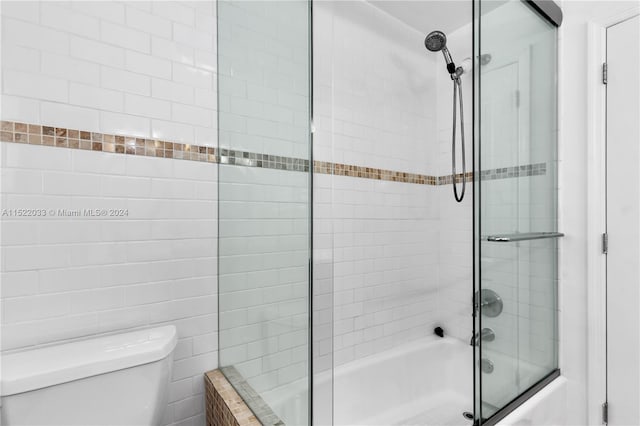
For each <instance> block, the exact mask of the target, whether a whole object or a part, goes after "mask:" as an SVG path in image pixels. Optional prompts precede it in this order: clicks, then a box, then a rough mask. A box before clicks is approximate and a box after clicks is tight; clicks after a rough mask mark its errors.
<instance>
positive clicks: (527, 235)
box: [486, 232, 564, 243]
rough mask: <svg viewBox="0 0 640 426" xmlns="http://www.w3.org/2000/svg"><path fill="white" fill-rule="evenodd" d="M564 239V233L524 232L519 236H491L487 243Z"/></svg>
mask: <svg viewBox="0 0 640 426" xmlns="http://www.w3.org/2000/svg"><path fill="white" fill-rule="evenodd" d="M560 237H564V234H563V233H562V232H523V233H517V234H500V235H489V236H488V237H487V238H486V239H487V241H492V242H496V243H510V242H514V241H528V240H541V239H543V238H560Z"/></svg>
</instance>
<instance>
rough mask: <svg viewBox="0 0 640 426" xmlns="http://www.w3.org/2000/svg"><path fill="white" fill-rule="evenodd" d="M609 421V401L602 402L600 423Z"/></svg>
mask: <svg viewBox="0 0 640 426" xmlns="http://www.w3.org/2000/svg"><path fill="white" fill-rule="evenodd" d="M608 423H609V403H608V402H605V403H604V404H602V424H605V425H606V424H608Z"/></svg>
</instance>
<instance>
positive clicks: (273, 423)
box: [220, 366, 284, 426]
mask: <svg viewBox="0 0 640 426" xmlns="http://www.w3.org/2000/svg"><path fill="white" fill-rule="evenodd" d="M220 370H221V371H222V374H224V376H225V377H226V379H227V380H228V381H229V383H231V386H233V388H234V389H235V390H236V392H238V394H239V395H240V397H242V400H243V401H244V403H245V404H247V405H248V406H249V408H250V409H251V411H252V412H253V414H255V416H256V417H257V418H258V420H259V421H260V423H262V424H263V425H264V426H284V422H283V421H282V420H280V417H278V415H277V414H276V413H274V412H273V410H272V409H271V407H270V406H269V405H268V404H267V403H266V402H265V401H264V399H262V397H261V396H260V395H258V393H257V392H256V391H255V390H254V389H253V388H252V387H251V385H250V384H249V383H248V382H247V381H246V380H245V378H244V377H242V374H240V372H239V371H238V370H236V368H235V367H233V366H228V367H222V368H220Z"/></svg>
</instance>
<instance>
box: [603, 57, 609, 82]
mask: <svg viewBox="0 0 640 426" xmlns="http://www.w3.org/2000/svg"><path fill="white" fill-rule="evenodd" d="M608 74H609V66H608V65H607V63H606V62H605V63H603V64H602V84H607V79H608V77H609V75H608Z"/></svg>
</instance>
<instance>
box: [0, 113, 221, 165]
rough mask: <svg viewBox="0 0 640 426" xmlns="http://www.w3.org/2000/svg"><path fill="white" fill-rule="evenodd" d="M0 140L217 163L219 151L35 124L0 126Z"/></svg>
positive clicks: (13, 123)
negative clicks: (217, 152)
mask: <svg viewBox="0 0 640 426" xmlns="http://www.w3.org/2000/svg"><path fill="white" fill-rule="evenodd" d="M0 140H1V141H4V142H15V143H24V144H29V145H46V146H56V147H60V148H71V149H84V150H88V151H102V152H111V153H115V154H127V155H142V156H147V157H160V158H174V159H180V160H191V161H205V162H209V163H216V162H217V161H218V158H217V156H216V149H215V148H213V147H208V146H198V145H190V144H183V143H175V142H167V141H161V140H156V139H146V138H138V137H134V136H121V135H109V134H104V133H96V132H87V131H84V130H75V129H66V128H61V127H52V126H41V125H34V124H25V123H15V122H11V121H1V122H0Z"/></svg>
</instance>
